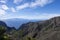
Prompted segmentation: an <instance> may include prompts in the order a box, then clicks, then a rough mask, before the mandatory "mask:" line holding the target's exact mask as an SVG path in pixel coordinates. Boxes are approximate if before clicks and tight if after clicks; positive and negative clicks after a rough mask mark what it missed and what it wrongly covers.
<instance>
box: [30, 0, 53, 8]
mask: <svg viewBox="0 0 60 40" xmlns="http://www.w3.org/2000/svg"><path fill="white" fill-rule="evenodd" d="M52 2H53V0H35V2H31V4H30V7H36V6H40V7H43V6H45V5H47V4H50V3H52Z"/></svg>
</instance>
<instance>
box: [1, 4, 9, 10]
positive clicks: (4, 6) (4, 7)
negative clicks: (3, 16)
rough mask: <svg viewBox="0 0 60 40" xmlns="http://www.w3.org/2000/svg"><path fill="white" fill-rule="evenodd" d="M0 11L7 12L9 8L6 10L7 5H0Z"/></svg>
mask: <svg viewBox="0 0 60 40" xmlns="http://www.w3.org/2000/svg"><path fill="white" fill-rule="evenodd" d="M1 9H3V10H8V9H9V8H8V6H7V5H1Z"/></svg>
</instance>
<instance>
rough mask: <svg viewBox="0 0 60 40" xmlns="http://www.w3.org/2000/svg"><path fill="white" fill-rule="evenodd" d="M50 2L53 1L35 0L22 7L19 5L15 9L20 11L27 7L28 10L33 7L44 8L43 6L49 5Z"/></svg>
mask: <svg viewBox="0 0 60 40" xmlns="http://www.w3.org/2000/svg"><path fill="white" fill-rule="evenodd" d="M52 2H53V0H35V1H34V2H30V3H28V2H27V3H24V4H22V5H19V6H17V7H16V8H17V9H18V10H21V9H25V8H27V7H29V8H33V7H37V6H40V7H44V6H45V5H47V4H50V3H52Z"/></svg>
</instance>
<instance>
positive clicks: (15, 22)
mask: <svg viewBox="0 0 60 40" xmlns="http://www.w3.org/2000/svg"><path fill="white" fill-rule="evenodd" d="M3 21H4V22H5V23H6V24H7V26H10V27H15V28H19V26H21V25H22V24H25V23H27V22H36V21H38V20H28V19H22V18H12V19H6V20H3Z"/></svg>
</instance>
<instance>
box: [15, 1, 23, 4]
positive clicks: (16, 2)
mask: <svg viewBox="0 0 60 40" xmlns="http://www.w3.org/2000/svg"><path fill="white" fill-rule="evenodd" d="M22 1H23V0H14V3H15V4H18V3H20V2H22Z"/></svg>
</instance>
